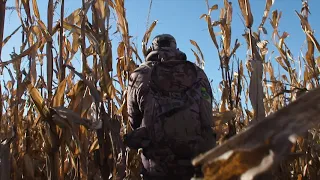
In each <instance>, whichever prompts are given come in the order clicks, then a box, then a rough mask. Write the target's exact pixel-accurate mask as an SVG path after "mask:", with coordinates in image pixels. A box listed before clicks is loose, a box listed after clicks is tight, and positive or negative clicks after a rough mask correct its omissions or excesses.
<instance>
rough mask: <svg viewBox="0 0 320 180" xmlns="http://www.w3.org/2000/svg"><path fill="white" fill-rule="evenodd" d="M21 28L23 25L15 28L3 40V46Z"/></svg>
mask: <svg viewBox="0 0 320 180" xmlns="http://www.w3.org/2000/svg"><path fill="white" fill-rule="evenodd" d="M20 28H21V25H20V26H19V27H18V28H17V29H15V30H14V31H13V32H12V33H11V34H10V35H9V36H7V37H6V38H5V39H4V40H3V41H2V47H3V46H4V45H5V44H6V43H7V42H8V41H9V40H10V38H11V37H12V36H13V35H14V34H15V33H16V32H18V30H19V29H20Z"/></svg>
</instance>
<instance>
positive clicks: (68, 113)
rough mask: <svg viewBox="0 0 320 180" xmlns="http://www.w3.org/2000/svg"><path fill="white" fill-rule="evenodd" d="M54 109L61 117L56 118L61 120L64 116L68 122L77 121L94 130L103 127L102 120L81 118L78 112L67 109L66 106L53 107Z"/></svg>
mask: <svg viewBox="0 0 320 180" xmlns="http://www.w3.org/2000/svg"><path fill="white" fill-rule="evenodd" d="M52 109H53V110H54V112H55V113H56V114H57V115H58V116H59V118H57V119H55V120H59V119H61V118H62V119H63V120H64V121H65V122H68V123H67V124H71V123H75V124H78V125H82V126H84V127H86V128H87V129H92V130H97V129H100V128H101V127H102V122H101V121H95V122H93V121H91V120H88V119H86V118H81V117H80V115H78V114H77V113H75V112H73V111H72V110H70V109H67V108H65V107H62V106H60V107H53V108H52Z"/></svg>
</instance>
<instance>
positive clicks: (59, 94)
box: [52, 79, 67, 107]
mask: <svg viewBox="0 0 320 180" xmlns="http://www.w3.org/2000/svg"><path fill="white" fill-rule="evenodd" d="M66 83H67V79H64V80H63V81H62V82H61V83H59V86H58V89H57V90H56V92H55V95H54V96H53V104H52V105H53V107H58V106H62V105H63V104H62V103H63V100H64V91H65V88H66Z"/></svg>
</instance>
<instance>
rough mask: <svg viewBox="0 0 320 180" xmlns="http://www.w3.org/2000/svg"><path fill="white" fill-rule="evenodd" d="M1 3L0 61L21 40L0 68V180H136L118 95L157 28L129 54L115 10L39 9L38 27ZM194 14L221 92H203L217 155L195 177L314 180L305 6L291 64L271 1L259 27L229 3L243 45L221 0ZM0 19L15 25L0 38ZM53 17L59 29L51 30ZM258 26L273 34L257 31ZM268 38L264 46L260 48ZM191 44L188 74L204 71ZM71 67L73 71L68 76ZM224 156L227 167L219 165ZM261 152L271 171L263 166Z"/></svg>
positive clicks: (53, 1)
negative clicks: (13, 19) (211, 51)
mask: <svg viewBox="0 0 320 180" xmlns="http://www.w3.org/2000/svg"><path fill="white" fill-rule="evenodd" d="M151 2H152V1H151ZM6 3H7V1H6V0H0V20H1V21H0V43H1V46H0V58H1V57H2V56H1V54H4V53H7V52H2V51H1V49H2V47H4V46H6V45H7V43H8V42H9V41H10V38H11V37H12V36H14V35H15V34H16V33H18V32H21V33H22V39H21V44H20V49H19V50H17V51H13V52H12V53H11V54H10V57H11V59H10V60H4V59H1V61H0V70H1V73H2V74H3V75H4V76H5V77H7V78H6V79H5V80H3V82H1V86H0V94H1V101H0V111H1V112H0V139H1V145H0V152H1V153H0V160H1V161H0V179H1V180H6V179H52V180H56V179H62V180H63V179H66V180H67V179H103V180H106V179H130V180H131V179H141V177H140V174H139V173H140V169H141V161H140V151H135V150H132V149H129V148H126V147H125V145H124V144H123V141H122V140H123V135H124V134H127V133H128V132H130V131H132V129H131V127H130V125H129V123H128V114H127V109H126V108H127V107H126V87H127V85H128V78H129V76H130V73H131V72H132V71H133V70H134V69H135V68H136V67H138V66H139V64H141V63H142V62H143V61H144V58H145V56H146V53H147V50H148V42H149V39H150V37H151V34H152V31H153V30H154V28H156V25H157V22H158V21H153V22H152V23H151V25H150V26H149V27H148V29H147V31H146V32H145V34H144V37H143V42H142V52H139V51H138V48H137V46H136V45H135V44H134V43H133V42H132V40H131V36H130V33H129V26H128V21H127V17H126V10H125V4H124V3H125V0H82V1H81V3H82V6H81V7H79V8H78V9H76V10H75V11H74V12H72V13H70V14H65V12H64V9H65V8H64V4H65V3H64V0H48V3H47V4H48V6H47V16H46V18H47V19H46V20H45V22H47V24H45V23H44V18H45V17H43V16H40V13H39V7H38V5H37V0H15V7H8V6H7V5H6ZM203 3H206V4H207V7H208V11H207V13H206V14H203V15H201V14H200V15H199V17H200V18H201V19H203V20H204V21H205V22H207V27H205V28H207V30H208V38H211V40H212V43H213V45H214V48H215V50H216V51H217V52H218V57H217V59H219V62H220V71H221V80H220V83H219V85H218V86H217V87H213V89H219V90H220V92H221V96H219V97H215V98H214V99H213V102H214V103H213V111H212V112H213V120H212V123H213V126H214V128H213V130H214V131H215V132H216V133H217V144H218V145H219V146H218V147H217V149H215V150H213V151H210V152H208V153H206V154H205V155H201V156H199V157H197V158H195V160H194V161H193V163H194V164H195V165H196V164H198V165H201V166H202V167H203V172H204V175H205V177H204V179H219V180H223V179H233V178H236V177H241V178H242V179H253V178H254V177H256V175H257V173H256V172H255V173H251V175H248V174H246V172H247V171H249V170H250V169H252V168H254V167H256V166H258V165H259V164H260V163H261V162H263V163H265V164H267V165H266V166H268V167H262V168H260V169H259V170H258V172H259V173H260V174H261V173H262V172H265V171H266V170H267V169H269V167H271V165H273V166H274V168H273V169H272V171H270V172H269V177H271V176H272V178H273V179H297V180H302V179H319V177H320V155H319V152H320V151H319V150H320V136H319V135H320V133H319V130H320V128H319V126H318V123H319V122H318V121H319V120H318V119H317V116H318V115H319V113H318V112H320V111H319V109H320V107H318V106H319V105H317V103H318V102H319V97H318V96H319V92H318V91H319V90H318V87H319V84H320V76H319V75H320V71H319V63H320V56H318V57H317V56H316V54H317V52H319V51H320V45H319V43H318V42H317V40H316V37H315V34H314V30H313V29H312V27H311V25H310V24H309V22H308V17H309V15H310V9H309V6H308V1H303V3H302V8H301V10H300V12H298V11H296V15H297V16H296V18H298V19H299V20H300V21H301V27H297V28H301V31H303V32H304V33H305V37H306V41H305V42H306V44H305V45H306V50H305V51H303V52H302V53H301V56H299V58H298V59H295V58H294V57H293V55H292V53H291V51H290V49H289V45H288V44H287V43H286V38H287V37H288V36H289V34H288V33H286V32H284V33H282V34H280V33H279V32H280V30H279V24H280V19H281V16H282V13H281V11H278V10H274V11H272V12H271V10H270V9H271V7H272V5H273V4H274V0H266V4H265V10H264V12H263V13H261V14H262V15H263V16H262V21H261V22H257V21H256V19H254V17H257V15H255V16H253V15H252V13H251V7H250V1H249V0H238V3H239V7H240V9H241V15H242V19H243V21H244V27H245V29H244V30H245V33H244V34H243V39H235V40H234V39H232V38H231V32H232V28H233V27H232V26H231V22H232V18H233V16H234V14H233V4H232V3H231V1H228V0H223V3H222V6H221V7H220V6H218V5H217V4H215V5H210V4H209V2H208V1H204V2H203ZM9 10H10V11H11V10H12V11H14V12H15V13H16V15H17V16H18V17H19V19H20V23H21V24H20V26H19V27H18V28H17V29H16V30H15V31H14V32H12V33H11V34H9V36H7V37H4V29H5V17H6V15H7V14H8V11H9ZM58 10H59V16H60V17H59V21H57V22H54V21H53V17H54V12H56V11H58ZM212 11H220V15H219V17H212V16H211V12H212ZM111 16H114V17H115V18H116V25H117V27H116V28H117V32H116V33H117V34H118V35H119V37H121V41H120V43H117V44H115V43H113V42H112V40H110V35H111V33H110V26H111V25H110V19H111ZM89 17H91V18H89ZM41 18H43V19H41ZM267 20H269V22H268V21H267ZM254 22H255V23H257V24H258V28H257V30H256V31H255V30H253V24H254ZM265 23H270V24H271V27H272V29H268V31H267V29H266V28H265ZM217 30H218V31H217ZM218 32H219V33H218ZM268 32H269V33H270V32H271V33H270V35H271V36H272V37H271V39H272V42H268V41H267V40H266V39H264V38H265V37H266V36H268V35H269V33H268ZM262 35H263V36H262ZM240 42H244V45H245V46H246V48H247V49H248V54H247V56H246V57H239V56H236V54H237V50H238V49H239V47H240V46H241V43H240ZM190 43H191V44H192V45H193V46H194V49H192V52H193V53H194V56H195V59H196V61H195V62H196V64H197V65H199V66H200V67H203V65H204V62H205V60H204V55H203V53H202V51H201V48H200V47H199V46H198V44H197V42H196V40H190ZM114 45H117V52H116V54H112V46H114ZM270 46H271V47H270ZM270 48H273V49H276V51H275V52H270V51H269V49H270ZM76 56H79V57H81V69H76V68H75V67H74V65H73V64H74V63H73V61H74V59H75V57H76ZM22 63H27V64H28V67H27V70H26V69H23V68H22V67H21V65H22ZM278 66H279V67H280V68H281V69H280V68H279V69H277V68H275V67H278ZM209 78H210V77H209ZM309 119H310V121H308V120H309ZM266 122H269V124H268V123H266ZM313 122H314V123H313ZM294 123H295V124H294ZM249 127H251V128H249ZM262 127H265V128H264V130H262ZM298 127H300V128H298ZM259 128H260V129H259ZM259 130H260V132H263V133H261V134H260V133H259ZM250 133H251V134H250ZM295 133H296V134H297V136H294V138H293V140H292V141H291V144H290V143H289V144H288V142H287V141H288V137H289V138H290V139H292V136H291V135H292V134H295ZM248 134H250V136H248ZM285 138H287V141H282V140H283V139H285ZM279 139H280V140H281V141H280V140H279ZM270 145H272V147H271V148H270ZM227 146H228V147H227ZM288 147H289V148H288ZM232 148H233V150H235V151H234V152H236V153H234V154H235V155H234V156H231V155H230V154H229V155H224V157H219V158H217V157H218V156H220V155H222V154H224V153H226V152H229V150H230V149H232ZM238 148H240V149H238ZM241 148H244V149H245V150H243V149H242V150H241ZM269 149H273V150H274V153H275V157H276V158H274V159H276V160H274V159H273V161H271V160H270V158H269V159H268V157H270V154H271V153H269V154H268V152H269V151H268V150H269ZM212 154H215V155H212ZM265 157H266V158H265ZM214 158H215V159H214ZM268 160H269V161H268ZM255 171H257V170H255ZM249 174H250V173H249ZM252 174H253V175H252Z"/></svg>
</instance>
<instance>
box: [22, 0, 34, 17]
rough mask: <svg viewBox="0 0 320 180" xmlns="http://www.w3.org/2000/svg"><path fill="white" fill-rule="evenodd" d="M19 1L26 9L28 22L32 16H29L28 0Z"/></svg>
mask: <svg viewBox="0 0 320 180" xmlns="http://www.w3.org/2000/svg"><path fill="white" fill-rule="evenodd" d="M21 2H22V4H23V7H24V10H25V11H26V14H27V17H28V20H29V22H33V21H32V18H31V12H30V4H29V0H21Z"/></svg>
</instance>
